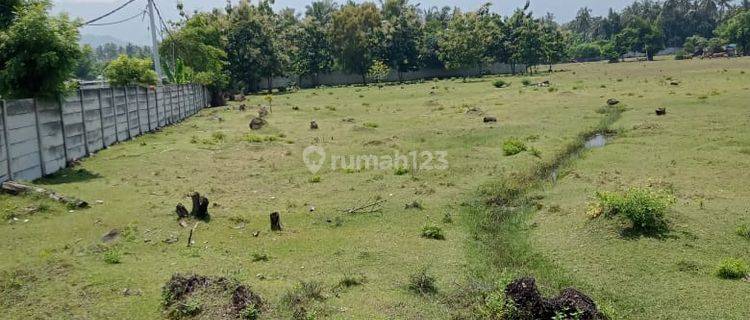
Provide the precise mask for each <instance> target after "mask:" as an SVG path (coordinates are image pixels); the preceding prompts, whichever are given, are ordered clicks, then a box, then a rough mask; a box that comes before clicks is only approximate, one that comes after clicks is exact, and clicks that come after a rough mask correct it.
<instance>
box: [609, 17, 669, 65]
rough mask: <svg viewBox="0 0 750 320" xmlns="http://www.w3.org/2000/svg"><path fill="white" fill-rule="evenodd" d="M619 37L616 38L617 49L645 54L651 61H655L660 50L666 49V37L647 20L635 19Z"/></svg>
mask: <svg viewBox="0 0 750 320" xmlns="http://www.w3.org/2000/svg"><path fill="white" fill-rule="evenodd" d="M618 36H619V39H618V37H615V42H616V43H617V45H616V47H617V48H619V49H625V48H627V49H629V50H632V51H638V52H643V53H645V54H646V58H647V59H648V60H649V61H653V60H654V55H656V53H657V52H659V50H661V49H664V36H663V34H662V32H661V29H660V28H659V27H658V26H656V24H654V23H650V22H648V21H646V20H645V19H640V18H638V19H634V20H632V21H631V23H630V24H629V25H628V27H627V28H625V29H624V30H623V31H622V32H621V33H620V34H619V35H618Z"/></svg>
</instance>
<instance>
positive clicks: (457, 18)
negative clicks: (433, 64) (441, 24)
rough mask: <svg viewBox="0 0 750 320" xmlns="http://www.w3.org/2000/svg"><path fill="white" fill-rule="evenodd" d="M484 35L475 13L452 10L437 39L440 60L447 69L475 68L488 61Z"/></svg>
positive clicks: (487, 40) (486, 40) (486, 41)
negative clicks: (444, 27)
mask: <svg viewBox="0 0 750 320" xmlns="http://www.w3.org/2000/svg"><path fill="white" fill-rule="evenodd" d="M486 36H487V33H486V32H485V30H483V29H482V28H481V23H480V17H479V15H478V14H477V13H475V12H467V13H461V12H458V11H456V12H454V13H453V17H452V18H451V21H450V23H449V24H448V28H447V29H446V30H444V31H443V32H442V33H441V34H440V38H439V40H438V45H439V47H440V51H439V53H438V55H439V57H440V60H441V61H442V62H443V64H444V65H445V67H446V68H447V69H449V70H458V69H468V68H475V67H479V66H481V65H483V64H485V63H487V62H489V61H490V60H491V59H490V58H489V57H488V56H487V48H486V44H487V43H489V42H490V41H489V39H487V38H486ZM464 76H466V75H464Z"/></svg>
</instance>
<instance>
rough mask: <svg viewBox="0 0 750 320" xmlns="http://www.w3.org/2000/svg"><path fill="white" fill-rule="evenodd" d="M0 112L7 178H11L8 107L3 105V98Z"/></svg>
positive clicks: (0, 103) (0, 102)
mask: <svg viewBox="0 0 750 320" xmlns="http://www.w3.org/2000/svg"><path fill="white" fill-rule="evenodd" d="M0 107H2V109H0V113H2V114H1V115H2V119H0V120H2V122H3V142H4V143H3V144H4V145H3V146H2V147H3V148H5V163H6V164H7V165H8V168H7V169H8V180H13V170H12V169H11V166H10V143H9V142H8V119H7V115H8V108H7V107H5V100H0Z"/></svg>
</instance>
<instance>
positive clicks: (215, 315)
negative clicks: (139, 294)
mask: <svg viewBox="0 0 750 320" xmlns="http://www.w3.org/2000/svg"><path fill="white" fill-rule="evenodd" d="M162 297H163V299H164V301H163V306H164V312H165V314H166V315H167V316H168V317H170V318H181V317H183V316H186V315H189V316H192V318H193V319H245V318H247V317H248V316H249V315H250V314H257V313H259V312H260V311H261V310H262V308H263V300H262V299H261V297H260V296H259V295H257V294H256V293H254V292H253V291H252V290H250V288H248V287H247V286H245V285H243V284H241V283H239V282H237V281H233V280H229V279H227V278H223V277H219V278H212V277H205V276H200V275H181V274H174V275H172V278H171V279H169V281H168V282H167V283H166V284H165V285H164V287H163V288H162Z"/></svg>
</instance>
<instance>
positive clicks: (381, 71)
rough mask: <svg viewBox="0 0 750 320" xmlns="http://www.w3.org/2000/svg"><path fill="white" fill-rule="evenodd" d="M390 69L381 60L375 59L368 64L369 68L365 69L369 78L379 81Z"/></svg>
mask: <svg viewBox="0 0 750 320" xmlns="http://www.w3.org/2000/svg"><path fill="white" fill-rule="evenodd" d="M390 71H391V69H390V68H389V67H388V65H387V64H385V63H384V62H383V61H381V60H375V61H373V62H372V63H371V64H370V70H368V71H367V76H368V77H370V79H374V80H375V82H378V83H380V82H381V81H383V80H385V79H386V78H387V77H388V73H389V72H390Z"/></svg>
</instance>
